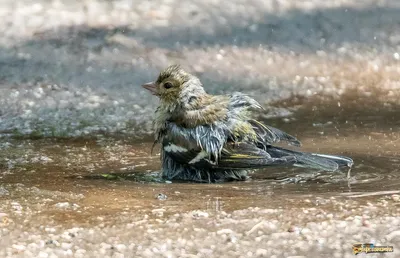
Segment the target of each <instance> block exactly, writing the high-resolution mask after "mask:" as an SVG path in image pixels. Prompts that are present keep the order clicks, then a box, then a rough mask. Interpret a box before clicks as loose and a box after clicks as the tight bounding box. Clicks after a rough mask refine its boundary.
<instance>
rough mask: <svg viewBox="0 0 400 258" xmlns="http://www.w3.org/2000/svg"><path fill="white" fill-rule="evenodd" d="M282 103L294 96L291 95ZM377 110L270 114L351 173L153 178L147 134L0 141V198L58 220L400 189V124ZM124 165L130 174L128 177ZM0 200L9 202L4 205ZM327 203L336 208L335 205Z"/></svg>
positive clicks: (311, 200)
mask: <svg viewBox="0 0 400 258" xmlns="http://www.w3.org/2000/svg"><path fill="white" fill-rule="evenodd" d="M280 105H282V106H286V108H287V107H288V106H290V105H291V106H295V105H294V104H293V103H291V102H287V103H281V104H280ZM322 107H323V108H322ZM346 109H348V110H346ZM337 110H340V112H337ZM350 110H352V111H353V112H348V111H350ZM375 111H376V112H375V113H374V112H372V111H371V106H368V108H366V107H363V106H362V105H361V106H360V105H358V106H357V108H354V107H352V106H351V102H350V104H349V105H348V106H344V107H343V106H342V107H341V108H338V106H337V105H335V104H332V105H329V104H328V105H327V104H324V105H322V104H321V105H318V103H312V104H310V105H308V104H305V105H303V107H302V108H300V109H298V110H297V111H295V113H294V116H293V117H290V118H289V120H288V119H270V120H268V123H269V124H271V125H273V126H276V127H278V128H282V129H284V130H285V131H287V132H290V133H292V134H294V135H296V136H297V137H298V138H299V139H300V140H301V141H302V144H303V150H305V151H311V152H320V153H331V154H339V155H347V156H350V157H352V158H353V159H354V162H355V166H354V168H353V169H352V170H351V174H350V178H347V171H342V172H335V173H330V172H316V171H308V170H305V169H294V168H281V167H279V168H268V169H264V170H258V171H257V172H255V173H254V174H252V179H251V180H249V181H246V182H232V183H224V184H196V183H177V182H173V183H168V182H164V181H161V182H155V180H154V179H155V178H157V177H156V176H155V172H154V171H157V170H158V169H159V167H160V162H159V155H158V154H154V155H152V156H151V155H150V150H151V146H152V142H151V140H150V139H149V140H146V141H145V142H144V143H132V141H130V140H127V139H116V138H101V139H99V140H93V139H62V140H57V139H36V140H29V139H24V140H18V139H8V140H7V141H3V143H2V145H1V165H0V166H1V168H0V169H1V182H2V184H1V191H0V198H1V199H2V200H3V201H6V202H3V204H4V203H8V204H10V203H11V204H12V203H17V204H18V205H22V206H25V209H30V210H31V211H32V212H33V213H34V214H36V216H39V217H41V218H43V220H44V219H49V218H51V219H52V220H54V221H62V222H63V223H66V224H69V223H72V224H74V223H78V224H87V223H89V224H90V223H91V222H90V221H92V220H96V221H97V220H98V219H99V218H103V217H104V216H106V217H107V216H109V217H113V216H114V215H115V214H123V213H124V212H125V213H133V214H136V216H140V214H144V213H146V212H149V211H152V210H157V209H160V208H162V209H165V210H166V213H170V214H173V213H180V212H186V211H191V210H207V211H210V212H220V211H225V212H231V211H235V210H240V209H246V208H249V207H269V208H282V207H286V208H288V207H289V208H290V207H308V206H313V205H318V203H326V202H330V200H331V199H337V198H339V199H340V198H343V199H349V198H352V197H353V198H355V199H357V198H361V197H363V198H361V199H362V200H363V201H365V202H368V200H369V198H370V197H369V196H373V198H375V199H374V200H376V196H378V197H379V196H380V195H382V196H384V195H388V194H389V195H390V194H394V193H398V190H399V189H400V173H399V170H400V156H399V152H398V144H400V141H399V137H400V133H399V132H398V130H397V129H396V128H398V121H400V118H399V117H398V115H397V116H396V114H395V112H393V111H391V110H390V109H387V110H386V111H385V110H382V109H381V107H377V110H375ZM112 173H115V174H116V175H120V176H119V177H117V178H116V177H114V176H110V174H112ZM132 173H133V175H135V177H132V176H131V177H126V174H132ZM138 175H141V176H138ZM143 175H147V176H148V177H143ZM123 178H125V180H121V179H123ZM128 179H129V180H128ZM384 191H387V192H384ZM159 194H161V196H162V198H161V199H165V200H160V198H159V197H158V195H159ZM17 204H15V205H16V206H18V205H17ZM15 205H14V206H15ZM11 207H12V205H11ZM2 209H3V212H8V211H7V209H10V206H9V205H4V206H3V207H2ZM11 209H14V210H15V209H18V208H15V207H14V208H11ZM329 209H331V210H332V211H334V210H335V206H332V207H331V208H329Z"/></svg>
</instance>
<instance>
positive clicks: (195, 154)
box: [163, 142, 296, 169]
mask: <svg viewBox="0 0 400 258" xmlns="http://www.w3.org/2000/svg"><path fill="white" fill-rule="evenodd" d="M163 146H164V147H163V151H164V155H168V156H169V157H170V158H172V159H173V160H174V161H175V162H178V163H180V164H187V165H190V166H192V167H197V168H202V169H204V168H212V169H253V168H261V167H265V166H271V165H288V164H294V163H295V162H296V158H295V157H294V156H290V155H288V156H284V157H279V158H273V157H271V155H269V154H268V153H267V152H266V151H264V150H262V149H260V148H257V146H255V145H254V144H252V143H246V142H239V143H234V142H229V143H227V144H225V145H224V147H223V149H222V151H221V154H220V156H219V157H218V158H217V159H215V157H214V156H212V155H210V154H209V153H207V152H206V151H204V150H202V149H200V148H196V149H190V150H188V149H186V148H185V147H182V146H179V145H176V144H173V143H170V142H169V143H165V145H163Z"/></svg>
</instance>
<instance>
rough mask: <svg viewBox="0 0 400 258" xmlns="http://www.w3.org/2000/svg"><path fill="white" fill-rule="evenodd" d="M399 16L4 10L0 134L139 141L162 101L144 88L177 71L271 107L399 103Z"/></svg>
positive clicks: (42, 6) (355, 5)
mask: <svg viewBox="0 0 400 258" xmlns="http://www.w3.org/2000/svg"><path fill="white" fill-rule="evenodd" d="M399 8H400V3H399V2H398V1H389V0H387V1H384V0H382V1H376V0H371V1H368V0H362V1H355V0H340V1H339V0H337V1H333V0H332V1H318V0H315V1H312V0H310V1H296V0H284V1H280V0H268V1H258V0H251V1H247V0H246V1H241V0H234V1H224V0H213V1H208V2H207V1H205V2H204V1H194V0H193V1H174V0H168V1H163V0H154V1H140V0H135V1H133V0H121V1H96V0H89V1H73V0H71V1H47V0H46V1H45V0H43V1H23V0H20V1H7V0H2V1H1V6H0V31H1V34H2V37H1V38H0V62H1V63H0V83H1V88H0V121H1V122H0V132H2V133H6V134H7V133H11V134H18V135H30V134H33V135H36V136H49V135H50V136H51V135H53V136H81V135H90V134H91V133H93V132H98V131H102V132H111V133H112V132H118V133H119V134H121V133H128V134H130V135H136V136H138V135H142V134H143V133H147V132H149V130H151V122H150V121H151V118H152V113H153V111H154V108H155V106H156V104H157V100H156V99H155V98H154V97H153V96H150V95H149V94H147V93H146V92H144V90H142V89H141V87H140V85H141V84H143V83H144V82H147V81H150V80H154V78H156V76H157V75H158V73H159V71H160V70H161V69H163V68H165V67H166V66H168V65H169V64H173V63H177V64H181V65H182V66H183V67H184V68H186V69H187V70H189V71H190V72H193V73H195V74H197V75H198V76H200V78H201V80H202V81H203V83H204V86H205V88H206V89H207V91H209V92H211V93H225V92H232V91H242V92H245V93H247V94H249V95H251V96H253V97H255V98H256V99H257V100H258V101H260V102H261V103H262V104H263V105H264V106H266V107H267V106H274V105H273V103H272V102H274V101H279V100H293V98H295V97H297V98H299V97H305V98H307V99H309V98H310V97H313V98H316V97H317V98H325V99H326V97H328V96H329V97H331V98H334V99H343V98H344V97H343V96H344V95H345V96H347V95H352V96H353V97H352V99H357V98H362V99H363V100H366V101H372V102H374V103H376V102H377V101H380V102H382V101H384V102H388V103H389V102H390V103H389V104H390V105H392V104H393V105H394V104H395V103H394V102H397V100H398V99H399V94H400V91H399V87H400V83H399V82H398V78H399V70H400V66H399V63H400V45H399V42H400V26H399V24H400V16H399V15H398V14H399ZM354 94H356V95H354ZM354 96H355V97H354ZM336 102H337V101H336V100H335V104H336ZM345 102H346V101H345ZM360 102H362V101H361V100H360ZM300 104H304V101H302V102H301V103H300ZM367 106H369V104H368V105H367ZM345 107H346V103H344V107H343V105H342V108H338V109H336V110H334V113H338V112H340V111H341V110H342V109H343V108H345ZM280 111H281V110H278V112H273V111H272V110H271V113H270V114H271V115H272V116H276V115H285V114H287V112H280Z"/></svg>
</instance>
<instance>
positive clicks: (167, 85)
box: [164, 82, 173, 89]
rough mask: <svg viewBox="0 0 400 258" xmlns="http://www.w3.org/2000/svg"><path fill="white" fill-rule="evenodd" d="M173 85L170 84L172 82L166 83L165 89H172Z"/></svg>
mask: <svg viewBox="0 0 400 258" xmlns="http://www.w3.org/2000/svg"><path fill="white" fill-rule="evenodd" d="M172 86H173V85H172V83H170V82H166V83H164V88H166V89H170V88H172Z"/></svg>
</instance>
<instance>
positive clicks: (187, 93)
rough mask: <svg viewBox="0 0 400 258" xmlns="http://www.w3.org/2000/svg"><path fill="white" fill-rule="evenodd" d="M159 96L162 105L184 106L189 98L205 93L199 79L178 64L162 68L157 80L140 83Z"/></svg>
mask: <svg viewBox="0 0 400 258" xmlns="http://www.w3.org/2000/svg"><path fill="white" fill-rule="evenodd" d="M142 86H143V87H144V88H145V89H147V90H149V91H150V92H151V93H152V94H153V95H156V96H157V97H159V98H160V101H161V103H162V104H164V105H168V106H170V105H173V106H182V107H183V106H185V105H186V104H188V103H189V102H190V100H191V99H193V98H197V97H199V96H201V95H204V94H205V91H204V89H203V86H202V84H201V82H200V80H199V79H198V78H197V77H196V76H194V75H192V74H190V73H188V72H186V71H184V70H183V69H182V68H181V67H180V66H179V65H171V66H168V67H167V68H166V69H164V70H163V71H162V72H161V73H160V75H159V76H158V78H157V80H156V81H154V82H149V83H146V84H144V85H142Z"/></svg>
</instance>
